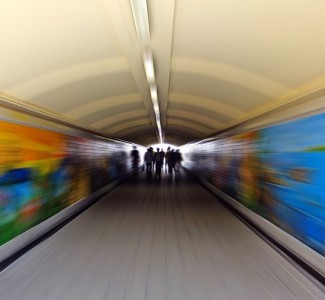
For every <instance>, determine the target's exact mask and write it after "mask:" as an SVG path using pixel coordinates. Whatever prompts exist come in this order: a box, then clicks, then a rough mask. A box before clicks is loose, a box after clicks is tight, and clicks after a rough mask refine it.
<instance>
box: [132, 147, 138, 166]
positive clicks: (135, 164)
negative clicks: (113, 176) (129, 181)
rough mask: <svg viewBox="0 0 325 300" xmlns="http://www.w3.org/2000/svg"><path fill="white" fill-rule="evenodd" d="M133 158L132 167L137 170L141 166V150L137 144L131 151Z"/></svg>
mask: <svg viewBox="0 0 325 300" xmlns="http://www.w3.org/2000/svg"><path fill="white" fill-rule="evenodd" d="M131 158H132V168H133V169H134V170H136V169H137V168H138V166H139V161H140V157H139V151H138V150H137V146H133V150H132V151H131Z"/></svg>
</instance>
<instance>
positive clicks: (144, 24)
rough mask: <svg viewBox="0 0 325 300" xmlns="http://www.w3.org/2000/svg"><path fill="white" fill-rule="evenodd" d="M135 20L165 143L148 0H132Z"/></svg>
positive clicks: (161, 142)
mask: <svg viewBox="0 0 325 300" xmlns="http://www.w3.org/2000/svg"><path fill="white" fill-rule="evenodd" d="M130 4H131V9H132V14H133V20H134V24H135V28H136V31H137V35H138V39H139V42H140V45H141V46H142V47H143V49H144V50H143V64H144V69H145V73H146V77H147V81H148V84H149V87H150V96H151V102H152V106H153V109H154V112H155V117H156V123H157V128H158V134H159V143H160V144H163V138H162V128H161V123H160V110H159V102H158V93H157V86H156V84H155V69H154V64H153V55H152V51H151V49H150V30H149V18H148V7H147V0H130Z"/></svg>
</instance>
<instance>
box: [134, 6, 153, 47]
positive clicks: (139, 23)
mask: <svg viewBox="0 0 325 300" xmlns="http://www.w3.org/2000/svg"><path fill="white" fill-rule="evenodd" d="M130 3H131V8H132V14H133V20H134V23H135V28H136V30H137V34H138V39H139V41H140V43H141V44H142V45H143V46H147V45H149V44H150V31H149V20H148V8H147V0H130Z"/></svg>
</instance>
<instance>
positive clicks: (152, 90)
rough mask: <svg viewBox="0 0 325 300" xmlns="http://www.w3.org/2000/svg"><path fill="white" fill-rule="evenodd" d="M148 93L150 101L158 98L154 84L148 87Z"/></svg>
mask: <svg viewBox="0 0 325 300" xmlns="http://www.w3.org/2000/svg"><path fill="white" fill-rule="evenodd" d="M150 95H151V100H152V101H155V100H158V95H157V87H156V86H155V85H153V86H151V87H150Z"/></svg>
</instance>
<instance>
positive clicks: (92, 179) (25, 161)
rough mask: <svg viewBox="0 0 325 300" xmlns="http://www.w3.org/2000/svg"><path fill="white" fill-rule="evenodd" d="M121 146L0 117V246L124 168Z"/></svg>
mask: <svg viewBox="0 0 325 300" xmlns="http://www.w3.org/2000/svg"><path fill="white" fill-rule="evenodd" d="M121 153H124V152H123V149H122V147H121V145H117V144H114V143H113V142H103V141H98V140H93V139H90V138H83V137H78V136H70V135H65V134H62V133H59V132H53V131H50V130H45V129H39V128H33V127H30V126H25V125H19V124H15V123H12V122H7V121H0V245H1V244H3V243H5V242H7V241H9V240H10V239H12V238H14V237H15V236H17V235H19V234H20V233H22V232H24V231H25V230H27V229H29V228H31V227H32V226H34V225H36V224H38V223H40V222H42V221H43V220H45V219H47V218H49V217H51V216H53V215H54V214H56V213H57V212H59V211H60V210H62V209H64V208H65V207H67V206H69V205H71V204H73V203H74V202H76V201H78V200H80V199H82V198H84V197H86V196H87V195H89V194H91V193H92V192H94V191H96V190H98V189H99V188H101V187H103V186H104V185H106V184H107V183H108V182H110V181H111V180H113V179H115V178H116V177H117V176H119V175H120V174H121V172H123V171H124V169H125V167H124V166H123V161H121V160H119V159H116V157H119V156H120V155H121Z"/></svg>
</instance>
